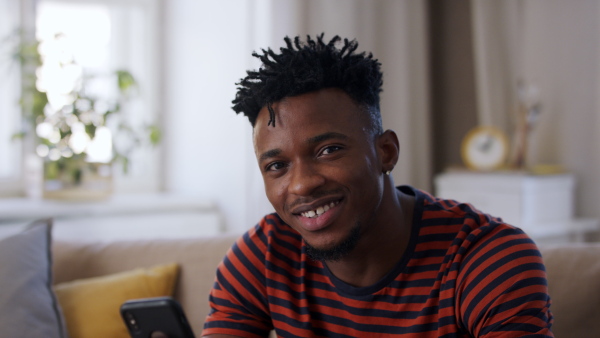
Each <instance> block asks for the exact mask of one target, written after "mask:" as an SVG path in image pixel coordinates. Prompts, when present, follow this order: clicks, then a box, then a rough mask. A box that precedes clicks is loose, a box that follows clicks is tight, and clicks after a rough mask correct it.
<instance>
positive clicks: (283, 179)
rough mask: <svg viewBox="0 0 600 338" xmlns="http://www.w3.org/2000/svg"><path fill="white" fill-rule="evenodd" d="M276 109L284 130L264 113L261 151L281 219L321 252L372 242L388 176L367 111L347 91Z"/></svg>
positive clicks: (257, 137) (259, 123)
mask: <svg viewBox="0 0 600 338" xmlns="http://www.w3.org/2000/svg"><path fill="white" fill-rule="evenodd" d="M272 107H273V110H274V111H275V121H276V124H275V126H268V125H267V124H268V121H269V111H268V110H267V108H266V107H264V108H263V109H262V110H261V111H260V113H259V115H258V118H257V120H256V124H255V127H254V149H255V153H256V157H257V159H258V164H259V167H260V170H261V172H262V175H263V179H264V183H265V190H266V193H267V197H268V199H269V201H270V202H271V204H272V205H273V207H274V208H275V210H276V211H277V213H278V214H279V216H280V217H281V218H282V219H283V220H284V221H285V222H286V223H287V224H288V225H289V226H291V227H292V228H293V229H295V230H296V231H297V232H298V233H300V235H301V236H302V237H303V238H304V240H305V242H306V243H307V244H309V245H310V246H312V247H314V248H315V249H317V250H331V249H333V248H336V247H337V246H340V244H342V243H344V242H345V241H346V240H347V239H348V238H350V237H352V234H353V233H354V234H356V232H358V233H360V234H364V232H365V231H368V229H369V225H370V224H372V223H373V222H374V221H375V216H376V214H377V213H376V211H377V208H378V206H379V204H380V202H381V198H382V192H383V180H382V172H383V169H382V164H381V151H380V150H379V149H378V146H377V139H378V138H377V136H373V135H372V132H371V131H370V130H371V128H370V124H369V118H368V117H367V115H366V114H365V112H364V111H363V108H361V107H360V106H358V105H357V104H356V103H355V102H354V101H353V100H352V99H351V98H350V97H349V96H348V95H347V94H346V93H344V92H343V91H341V90H339V89H323V90H319V91H316V92H311V93H307V94H303V95H299V96H295V97H288V98H285V99H283V100H281V101H280V102H276V103H274V104H273V105H272ZM354 237H356V236H354Z"/></svg>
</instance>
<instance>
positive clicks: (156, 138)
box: [148, 125, 162, 146]
mask: <svg viewBox="0 0 600 338" xmlns="http://www.w3.org/2000/svg"><path fill="white" fill-rule="evenodd" d="M148 129H149V130H150V143H151V144H152V145H153V146H155V145H157V144H159V143H160V140H161V139H162V133H161V132H160V129H159V128H158V127H157V126H155V125H151V126H149V127H148Z"/></svg>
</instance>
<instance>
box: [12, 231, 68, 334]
mask: <svg viewBox="0 0 600 338" xmlns="http://www.w3.org/2000/svg"><path fill="white" fill-rule="evenodd" d="M51 228H52V221H51V220H43V221H37V222H35V223H33V224H32V225H31V226H29V227H28V228H27V229H26V230H24V231H23V232H21V233H18V234H16V235H13V236H10V237H6V238H4V239H2V240H0V337H48V338H54V337H57V338H64V337H66V336H67V333H66V330H65V325H64V319H63V317H62V314H61V311H60V307H59V305H58V303H57V301H56V297H55V295H54V292H53V291H52V258H51V251H50V249H51V236H50V233H51Z"/></svg>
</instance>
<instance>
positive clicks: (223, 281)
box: [202, 220, 273, 338]
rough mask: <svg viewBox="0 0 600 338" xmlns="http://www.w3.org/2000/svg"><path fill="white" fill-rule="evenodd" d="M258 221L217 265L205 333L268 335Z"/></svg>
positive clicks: (269, 325) (208, 334)
mask: <svg viewBox="0 0 600 338" xmlns="http://www.w3.org/2000/svg"><path fill="white" fill-rule="evenodd" d="M263 222H265V220H263V221H261V224H262V223H263ZM261 224H259V225H257V226H256V227H255V228H254V229H252V230H250V231H248V232H247V233H246V234H245V235H244V236H242V237H241V238H240V239H238V240H237V241H236V243H235V244H234V245H233V246H232V247H231V249H230V250H229V251H228V252H227V254H226V256H225V258H224V259H223V261H222V262H221V264H219V267H218V268H217V274H216V280H215V284H214V286H213V289H212V290H211V292H210V296H209V303H210V307H211V311H210V314H209V315H208V317H207V318H206V320H205V322H204V330H203V333H202V334H203V335H204V336H210V337H221V335H222V337H236V336H239V337H257V338H259V337H267V336H268V334H269V332H270V331H271V330H272V329H273V327H272V323H271V318H270V310H269V306H268V304H267V295H266V285H265V276H264V271H265V246H264V242H263V237H264V234H263V229H262V226H261Z"/></svg>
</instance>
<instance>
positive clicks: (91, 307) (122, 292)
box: [54, 263, 179, 338]
mask: <svg viewBox="0 0 600 338" xmlns="http://www.w3.org/2000/svg"><path fill="white" fill-rule="evenodd" d="M178 272H179V266H178V265H177V264H176V263H173V264H166V265H159V266H155V267H152V268H148V269H135V270H131V271H126V272H121V273H117V274H113V275H107V276H101V277H95V278H88V279H80V280H75V281H71V282H66V283H61V284H57V285H56V286H55V287H54V291H55V293H56V296H57V298H58V303H59V304H60V306H61V308H62V310H63V314H64V317H65V321H66V322H67V330H68V332H69V336H70V337H71V338H92V337H102V338H106V337H113V338H118V337H123V338H129V334H128V332H127V327H126V326H125V324H124V323H123V321H122V319H121V315H120V313H119V308H120V306H121V304H123V302H125V301H126V300H129V299H135V298H147V297H159V296H172V295H173V291H174V288H175V283H176V280H177V275H178Z"/></svg>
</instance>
